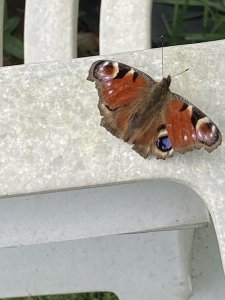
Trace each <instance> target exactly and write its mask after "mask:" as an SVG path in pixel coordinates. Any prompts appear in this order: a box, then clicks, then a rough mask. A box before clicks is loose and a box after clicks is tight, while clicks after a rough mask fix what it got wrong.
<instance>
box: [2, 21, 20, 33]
mask: <svg viewBox="0 0 225 300" xmlns="http://www.w3.org/2000/svg"><path fill="white" fill-rule="evenodd" d="M19 23H20V18H19V17H13V18H10V19H8V20H6V21H5V23H4V31H7V32H8V33H11V32H12V31H13V30H15V29H16V27H17V26H18V25H19Z"/></svg>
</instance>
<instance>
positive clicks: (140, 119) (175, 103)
mask: <svg viewBox="0 0 225 300" xmlns="http://www.w3.org/2000/svg"><path fill="white" fill-rule="evenodd" d="M87 80H90V81H93V82H95V86H96V88H97V90H98V95H99V102H98V108H99V111H100V114H101V116H102V119H101V125H102V126H103V127H105V128H106V129H107V130H108V131H109V132H111V134H113V135H114V136H116V137H118V138H121V139H123V140H124V141H125V142H128V143H130V144H133V149H134V150H135V151H136V152H137V153H139V154H140V155H141V156H143V157H144V158H148V157H149V156H151V155H155V156H156V158H158V159H159V158H161V159H166V158H167V157H170V156H172V155H173V153H174V151H176V152H179V153H185V152H187V151H191V150H194V149H200V148H204V149H205V150H206V151H208V152H211V151H213V150H214V149H215V148H217V147H218V146H219V145H220V144H221V142H222V137H221V133H220V131H219V129H218V127H217V126H216V125H215V124H214V123H213V122H212V121H211V120H210V119H209V117H207V116H206V115H205V114H204V113H203V112H202V111H201V110H199V109H198V108H197V107H196V106H194V105H193V104H192V103H191V102H189V101H187V100H186V99H185V98H183V97H182V96H180V95H178V94H175V93H173V92H171V91H170V89H169V87H170V83H171V76H170V75H169V76H168V77H167V78H163V79H162V80H161V81H160V82H156V81H154V80H153V79H152V78H151V77H150V76H149V75H147V74H145V73H144V72H142V71H139V70H137V69H135V68H133V67H130V66H128V65H125V64H123V63H119V62H114V61H110V60H99V61H96V62H94V63H93V64H92V66H91V67H90V70H89V75H88V77H87Z"/></svg>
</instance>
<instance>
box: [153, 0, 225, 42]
mask: <svg viewBox="0 0 225 300" xmlns="http://www.w3.org/2000/svg"><path fill="white" fill-rule="evenodd" d="M155 3H161V4H169V5H173V6H174V13H173V21H172V24H169V22H168V21H167V20H166V19H165V16H164V15H162V19H163V22H164V24H165V27H166V30H167V33H168V36H169V44H170V45H177V44H184V43H187V42H189V43H191V42H203V41H212V40H219V39H224V38H225V26H224V25H225V1H224V0H223V1H218V2H215V1H213V0H155ZM190 6H198V7H201V8H202V19H203V24H202V25H203V31H202V32H199V33H193V32H188V33H186V34H185V35H184V34H183V33H182V23H183V22H184V20H187V19H188V18H187V17H186V15H187V10H188V8H189V7H190Z"/></svg>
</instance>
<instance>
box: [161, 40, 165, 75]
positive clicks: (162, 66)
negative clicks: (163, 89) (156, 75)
mask: <svg viewBox="0 0 225 300" xmlns="http://www.w3.org/2000/svg"><path fill="white" fill-rule="evenodd" d="M163 38H164V36H163V35H161V46H162V77H163V78H164V74H163V73H164V72H163Z"/></svg>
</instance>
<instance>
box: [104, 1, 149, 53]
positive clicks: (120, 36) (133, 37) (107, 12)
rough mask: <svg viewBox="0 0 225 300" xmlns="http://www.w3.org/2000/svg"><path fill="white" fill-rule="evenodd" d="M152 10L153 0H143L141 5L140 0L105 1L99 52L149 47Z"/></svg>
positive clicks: (115, 51)
mask: <svg viewBox="0 0 225 300" xmlns="http://www.w3.org/2000/svg"><path fill="white" fill-rule="evenodd" d="M151 12H152V0H142V1H141V5H140V1H139V0H123V1H121V0H104V1H102V2H101V17H100V40H99V41H100V53H101V54H103V53H104V54H109V53H118V52H123V51H124V52H125V51H134V50H137V49H141V50H142V49H148V48H150V47H151V22H150V20H151ZM131 24H132V25H131ZM118 49H120V51H118Z"/></svg>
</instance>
